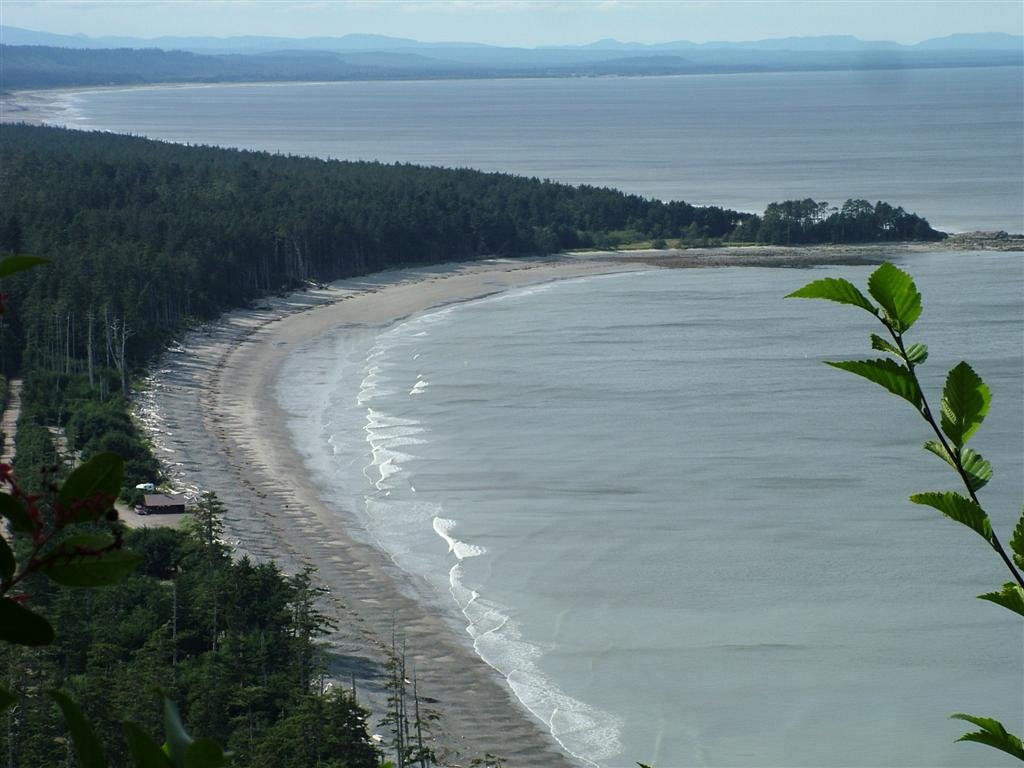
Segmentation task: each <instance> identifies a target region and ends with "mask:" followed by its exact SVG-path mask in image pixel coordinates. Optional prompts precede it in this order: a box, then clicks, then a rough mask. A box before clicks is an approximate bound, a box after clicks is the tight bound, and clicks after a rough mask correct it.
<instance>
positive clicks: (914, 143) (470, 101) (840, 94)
mask: <svg viewBox="0 0 1024 768" xmlns="http://www.w3.org/2000/svg"><path fill="white" fill-rule="evenodd" d="M1022 72H1024V70H1022V69H1021V68H1017V67H1008V68H981V69H942V70H897V71H856V72H790V73H766V74H738V75H699V76H682V77H655V78H573V79H550V80H464V81H428V82H353V83H325V84H313V85H302V84H281V85H253V86H245V85H216V86H189V87H182V88H168V87H158V88H140V89H130V90H123V89H122V90H117V89H115V90H102V91H90V92H86V93H80V94H77V95H74V96H72V97H70V98H69V101H68V105H69V110H68V111H67V112H66V113H65V115H64V116H63V117H62V118H60V119H61V120H63V121H67V122H68V124H69V125H72V126H74V127H93V128H99V129H104V130H116V131H130V132H132V133H138V134H142V135H146V136H151V137H155V138H162V139H169V140H173V141H182V142H193V143H207V144H217V145H222V146H232V147H243V148H253V149H263V150H268V151H271V152H284V153H294V154H303V155H315V156H318V157H333V158H342V159H353V160H354V159H364V160H383V161H385V162H412V163H420V164H428V165H443V166H460V167H462V166H467V167H472V168H479V169H483V170H489V171H500V172H509V173H517V174H524V175H529V176H537V177H541V178H551V179H555V180H558V181H566V182H571V183H586V184H594V185H599V186H613V187H618V188H620V189H623V190H626V191H628V192H635V193H638V194H641V195H645V196H651V197H656V198H661V199H665V200H668V199H682V200H686V201H687V202H690V203H694V204H703V205H720V206H724V207H731V208H736V209H739V210H748V211H754V212H760V211H762V210H763V209H764V207H765V205H766V204H767V203H769V202H772V201H776V200H784V199H791V198H799V199H802V198H805V197H813V198H815V199H816V200H819V201H821V200H827V201H829V202H831V203H832V204H834V205H835V204H841V203H842V202H843V201H844V200H846V199H847V198H866V199H868V200H870V201H872V202H874V201H876V200H886V201H888V202H891V203H893V204H895V205H902V206H903V207H904V208H906V209H907V210H909V211H914V212H917V213H919V214H921V215H922V216H925V217H926V218H928V219H929V221H930V222H931V223H932V225H933V226H935V227H937V228H939V229H944V230H947V231H965V230H972V229H1006V230H1009V231H1013V232H1019V231H1022V230H1024V214H1022V211H1024V145H1022V142H1021V139H1020V137H1021V135H1024V78H1022Z"/></svg>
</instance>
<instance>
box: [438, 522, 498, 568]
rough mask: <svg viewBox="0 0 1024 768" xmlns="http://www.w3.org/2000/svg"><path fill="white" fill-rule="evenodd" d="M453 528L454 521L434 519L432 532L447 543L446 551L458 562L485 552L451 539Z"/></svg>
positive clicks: (473, 545) (475, 546)
mask: <svg viewBox="0 0 1024 768" xmlns="http://www.w3.org/2000/svg"><path fill="white" fill-rule="evenodd" d="M454 527H455V521H454V520H449V519H447V518H444V517H435V518H434V532H435V533H437V535H438V536H440V537H441V538H442V539H444V540H445V541H446V542H447V543H448V551H449V552H451V553H452V554H454V555H455V557H456V558H458V559H459V560H460V561H461V560H465V559H466V558H467V557H479V556H480V555H482V554H483V553H484V552H486V551H487V550H485V549H484V548H483V547H478V546H477V545H476V544H467V543H466V542H464V541H459V540H458V539H456V538H453V537H452V536H451V534H450V531H451V530H452V528H454Z"/></svg>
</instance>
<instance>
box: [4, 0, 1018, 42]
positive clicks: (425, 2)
mask: <svg viewBox="0 0 1024 768" xmlns="http://www.w3.org/2000/svg"><path fill="white" fill-rule="evenodd" d="M0 23H2V24H7V25H10V26H15V27H24V28H27V29H34V30H39V31H45V32H58V33H62V34H76V33H83V34H87V35H92V36H97V35H128V36H135V37H157V36H160V35H204V36H206V35H209V36H218V37H227V36H232V35H273V36H282V37H313V36H320V35H330V36H340V35H344V34H348V33H352V32H362V33H374V34H383V35H391V36H395V37H411V38H415V39H417V40H424V41H472V42H479V43H488V44H492V45H506V46H522V47H534V46H543V45H561V44H568V45H573V44H582V43H589V42H593V41H595V40H599V39H602V38H608V37H614V38H616V39H619V40H623V41H637V42H642V43H657V42H667V41H671V40H692V41H694V42H706V41H709V40H758V39H764V38H771V37H789V36H807V35H836V34H850V35H855V36H856V37H860V38H862V39H865V40H894V41H896V42H900V43H916V42H919V41H921V40H925V39H928V38H932V37H943V36H945V35H949V34H952V33H954V32H1007V33H1010V34H1018V35H1019V34H1024V2H1022V1H1021V0H994V1H992V0H955V1H946V2H941V1H936V0H917V1H906V0H882V1H881V2H879V1H877V0H870V1H862V0H816V1H815V2H808V1H807V0H764V1H762V2H751V1H749V0H731V1H719V2H699V1H697V0H391V1H389V0H292V1H291V2H278V1H276V0H120V1H115V0H0Z"/></svg>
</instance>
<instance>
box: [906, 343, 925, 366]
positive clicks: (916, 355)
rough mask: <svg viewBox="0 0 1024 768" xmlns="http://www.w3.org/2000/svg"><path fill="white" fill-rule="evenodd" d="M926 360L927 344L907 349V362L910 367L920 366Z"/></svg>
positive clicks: (914, 345) (913, 345)
mask: <svg viewBox="0 0 1024 768" xmlns="http://www.w3.org/2000/svg"><path fill="white" fill-rule="evenodd" d="M927 359H928V345H927V344H911V345H910V346H909V347H907V362H908V363H911V364H912V365H920V364H921V363H923V362H924V361H925V360H927Z"/></svg>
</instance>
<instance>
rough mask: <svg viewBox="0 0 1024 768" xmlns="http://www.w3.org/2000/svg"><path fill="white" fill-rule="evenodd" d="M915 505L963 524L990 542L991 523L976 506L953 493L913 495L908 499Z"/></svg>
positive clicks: (969, 500) (983, 511) (934, 492)
mask: <svg viewBox="0 0 1024 768" xmlns="http://www.w3.org/2000/svg"><path fill="white" fill-rule="evenodd" d="M910 500H911V501H912V502H914V503H915V504H924V505H926V506H929V507H934V508H935V509H937V510H939V512H941V513H942V514H944V515H945V516H946V517H948V518H950V519H951V520H956V521H957V522H958V523H963V524H964V525H966V526H967V527H968V528H970V529H971V530H972V531H974V532H975V533H977V534H978V535H979V536H981V537H982V538H983V539H985V541H988V542H991V541H992V535H993V534H992V523H991V522H989V519H988V515H987V514H985V510H983V509H982V508H981V507H980V506H978V504H976V503H975V502H974V501H972V500H971V499H968V498H967V497H966V496H961V495H960V494H959V493H954V492H953V491H944V492H936V491H932V492H928V493H915V494H914V495H913V496H911V497H910Z"/></svg>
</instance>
